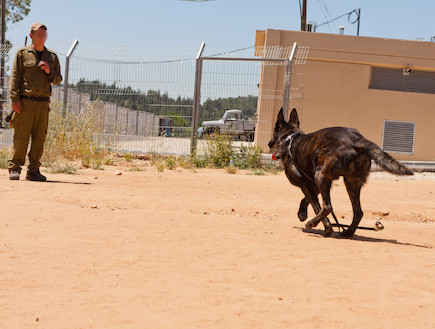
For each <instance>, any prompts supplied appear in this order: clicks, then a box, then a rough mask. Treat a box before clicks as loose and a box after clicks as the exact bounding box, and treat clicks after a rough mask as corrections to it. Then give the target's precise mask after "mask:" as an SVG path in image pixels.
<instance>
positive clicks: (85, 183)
mask: <svg viewBox="0 0 435 329" xmlns="http://www.w3.org/2000/svg"><path fill="white" fill-rule="evenodd" d="M46 183H59V184H76V185H91V184H92V183H89V182H67V181H62V180H47V181H46Z"/></svg>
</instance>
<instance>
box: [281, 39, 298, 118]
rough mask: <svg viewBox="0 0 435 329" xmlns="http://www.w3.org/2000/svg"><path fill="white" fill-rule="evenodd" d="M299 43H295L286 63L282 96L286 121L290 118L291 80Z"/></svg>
mask: <svg viewBox="0 0 435 329" xmlns="http://www.w3.org/2000/svg"><path fill="white" fill-rule="evenodd" d="M296 48H297V43H296V42H295V43H293V47H292V51H291V53H290V57H289V59H288V60H287V62H286V65H285V68H284V83H283V89H282V90H283V95H282V107H283V109H284V118H286V120H287V119H288V116H289V105H290V94H291V92H290V88H291V78H292V64H293V58H294V55H295V52H296Z"/></svg>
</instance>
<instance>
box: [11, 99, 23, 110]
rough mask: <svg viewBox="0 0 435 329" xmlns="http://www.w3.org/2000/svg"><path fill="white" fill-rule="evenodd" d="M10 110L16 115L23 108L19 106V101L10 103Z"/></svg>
mask: <svg viewBox="0 0 435 329" xmlns="http://www.w3.org/2000/svg"><path fill="white" fill-rule="evenodd" d="M12 109H13V110H14V111H15V112H17V113H20V112H21V110H22V109H23V107H22V106H21V102H20V101H18V102H12Z"/></svg>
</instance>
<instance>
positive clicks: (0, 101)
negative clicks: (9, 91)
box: [0, 0, 6, 127]
mask: <svg viewBox="0 0 435 329" xmlns="http://www.w3.org/2000/svg"><path fill="white" fill-rule="evenodd" d="M1 2H2V8H1V11H2V12H1V16H2V22H1V25H2V26H1V29H2V32H1V33H2V34H1V45H0V47H1V49H0V55H1V60H0V62H1V63H0V90H1V95H0V97H1V98H0V127H2V126H3V109H4V106H3V105H4V104H5V91H4V86H5V55H6V46H5V44H6V40H5V30H6V23H5V7H6V0H1Z"/></svg>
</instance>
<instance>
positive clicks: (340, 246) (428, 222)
mask: <svg viewBox="0 0 435 329" xmlns="http://www.w3.org/2000/svg"><path fill="white" fill-rule="evenodd" d="M116 170H121V171H122V175H119V176H117V175H115V171H116ZM48 175H49V179H50V180H52V182H48V183H34V182H27V181H23V180H21V181H18V182H11V181H9V180H8V179H7V171H6V170H0V180H1V182H2V189H1V191H0V200H1V201H0V202H1V209H2V216H1V219H0V239H1V244H0V264H1V266H0V287H1V288H0V328H7V329H12V328H44V329H47V328H49V329H51V328H53V329H69V328H104V329H108V328H153V329H154V328H177V329H183V328H186V329H187V328H351V327H352V328H382V329H385V328H419V329H420V328H434V322H435V315H434V314H435V251H434V247H435V223H434V219H435V197H434V195H435V176H434V175H433V174H432V175H431V174H419V175H417V177H416V178H413V179H406V180H403V179H396V178H395V177H393V176H390V175H386V174H382V173H375V174H372V176H371V178H370V180H369V182H368V184H367V186H366V187H365V188H364V189H363V193H362V205H363V209H364V211H365V217H364V219H363V221H362V225H366V226H371V225H373V224H374V222H375V221H376V220H381V221H382V223H383V224H384V226H385V229H384V230H383V231H380V232H372V231H358V232H357V235H356V236H355V237H354V239H352V240H348V239H342V238H339V237H338V235H336V234H335V235H334V236H333V237H331V238H324V237H323V236H322V233H323V232H322V231H321V230H320V229H321V227H318V228H317V229H316V230H310V231H304V230H303V229H302V228H303V227H304V225H303V223H301V222H299V220H298V219H297V217H296V212H297V209H298V206H299V201H300V198H301V196H302V194H301V192H300V191H299V190H298V189H297V188H295V187H293V186H291V185H290V184H289V183H288V182H287V180H286V178H285V176H284V175H283V174H282V173H279V174H277V175H272V174H269V175H266V176H254V175H247V174H246V173H245V172H243V173H238V174H236V175H230V174H227V173H225V172H224V171H220V170H199V171H198V172H196V173H194V172H192V171H191V170H179V169H177V170H175V171H165V172H163V173H160V172H157V170H156V169H155V168H154V167H147V168H145V169H144V170H143V171H128V170H127V168H125V167H106V168H105V170H103V171H93V170H80V171H79V172H78V174H76V175H65V174H48ZM332 201H333V205H334V209H335V212H336V213H337V215H338V216H339V217H340V218H342V217H344V218H343V219H342V221H343V222H344V223H349V222H350V216H351V207H350V203H349V201H348V197H347V194H346V192H345V188H344V187H343V184H342V182H341V181H338V182H337V183H336V184H334V187H333V192H332ZM94 205H96V208H93V207H94ZM310 211H311V209H310ZM310 215H312V211H311V212H310Z"/></svg>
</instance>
